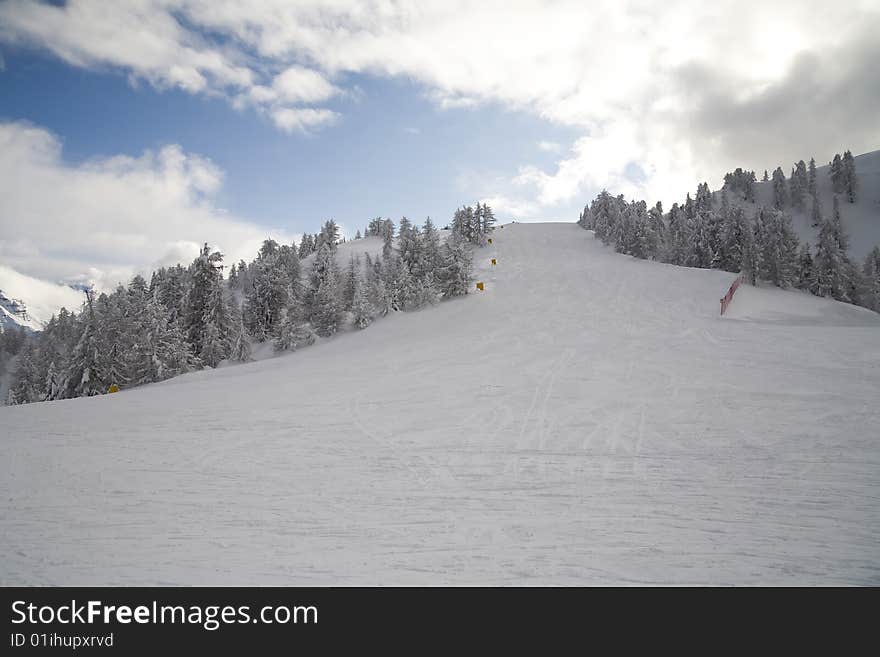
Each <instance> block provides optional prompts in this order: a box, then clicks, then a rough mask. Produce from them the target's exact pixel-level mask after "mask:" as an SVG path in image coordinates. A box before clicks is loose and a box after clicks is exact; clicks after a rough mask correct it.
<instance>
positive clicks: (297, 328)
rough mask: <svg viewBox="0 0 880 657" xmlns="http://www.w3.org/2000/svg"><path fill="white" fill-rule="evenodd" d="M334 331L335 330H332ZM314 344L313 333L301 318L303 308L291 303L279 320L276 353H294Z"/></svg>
mask: <svg viewBox="0 0 880 657" xmlns="http://www.w3.org/2000/svg"><path fill="white" fill-rule="evenodd" d="M333 330H334V331H335V328H334V329H333ZM314 342H315V332H314V331H313V330H312V328H311V327H310V326H309V324H308V323H307V322H306V321H305V319H304V317H303V308H302V306H301V305H300V304H298V303H296V302H295V303H293V304H292V305H291V306H290V307H289V308H288V309H287V311H286V312H285V314H284V317H283V319H282V320H281V326H280V328H279V330H278V335H277V336H276V338H275V343H274V345H275V349H276V351H296V350H297V349H299V348H301V347H307V346H308V345H310V344H314Z"/></svg>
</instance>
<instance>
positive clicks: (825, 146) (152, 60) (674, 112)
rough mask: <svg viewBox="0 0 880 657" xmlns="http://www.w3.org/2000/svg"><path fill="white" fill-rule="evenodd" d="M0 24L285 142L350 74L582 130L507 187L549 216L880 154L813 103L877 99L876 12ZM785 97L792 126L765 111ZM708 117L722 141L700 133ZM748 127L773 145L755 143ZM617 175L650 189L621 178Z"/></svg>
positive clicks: (55, 17)
mask: <svg viewBox="0 0 880 657" xmlns="http://www.w3.org/2000/svg"><path fill="white" fill-rule="evenodd" d="M178 18H181V19H182V20H178ZM0 26H2V27H0V39H2V40H4V41H7V42H28V43H35V44H38V45H42V46H43V47H45V48H48V49H50V50H51V51H52V52H54V53H55V54H56V55H58V56H59V57H61V58H63V59H65V60H66V61H68V62H70V63H72V64H74V65H78V66H114V67H120V68H122V69H124V70H126V71H129V72H130V73H131V74H133V75H135V76H136V77H140V78H144V79H147V80H149V81H150V82H152V83H153V84H155V85H157V86H159V87H162V86H178V87H181V88H183V89H186V90H188V91H191V92H193V93H214V94H224V95H227V96H228V97H230V98H232V99H233V102H234V103H235V104H236V105H237V106H241V105H251V106H256V107H257V108H258V110H259V111H260V112H262V113H264V114H266V115H267V116H269V117H271V119H272V120H273V121H274V122H275V124H276V125H277V126H278V127H279V128H280V129H282V130H287V131H302V130H308V129H313V128H317V127H319V126H326V125H329V124H330V123H332V122H333V120H335V119H336V115H335V114H334V113H332V112H331V111H330V110H327V109H319V108H315V107H309V108H306V107H302V105H315V104H318V103H323V102H325V101H327V100H329V99H330V98H332V97H334V96H337V95H339V94H343V93H347V92H348V90H345V89H340V88H339V87H337V86H336V85H335V84H334V82H332V81H335V80H339V79H340V77H341V76H343V75H344V74H350V73H355V74H367V75H371V76H384V77H398V78H405V79H408V80H413V81H415V82H416V83H418V84H420V85H421V86H422V88H423V92H424V94H425V95H426V96H427V97H428V98H430V99H432V100H433V101H434V102H436V103H437V104H438V105H439V106H440V107H446V108H451V107H458V108H461V107H472V106H475V105H478V104H481V103H496V104H498V105H499V106H500V107H502V108H504V109H515V110H523V111H528V112H532V113H534V114H536V115H538V116H541V117H544V118H546V119H548V120H549V121H553V122H556V123H560V124H563V125H567V126H573V127H575V128H577V129H580V130H582V132H583V137H582V138H580V139H578V140H577V141H576V142H575V143H574V144H573V145H572V149H571V152H568V150H567V149H564V148H563V149H560V150H559V153H560V161H559V162H558V164H557V166H556V168H555V170H554V171H550V172H547V171H538V170H535V169H530V168H528V166H527V163H525V162H523V163H518V164H521V165H524V168H523V170H522V171H520V173H519V174H518V175H517V176H510V177H509V179H508V180H507V182H506V185H507V189H503V190H500V191H502V192H504V193H506V194H513V193H523V192H524V191H525V190H527V189H532V190H535V193H536V196H535V197H533V198H532V199H531V200H532V202H536V203H540V204H542V205H546V206H551V205H552V204H554V203H560V202H563V201H564V199H567V198H571V196H572V195H573V194H574V195H576V194H578V193H581V192H582V191H583V190H590V189H594V188H596V187H602V186H607V187H609V188H610V187H613V186H616V185H622V186H623V188H624V189H628V190H632V191H644V193H649V192H650V193H652V194H654V195H656V197H658V198H664V199H666V198H669V197H673V196H674V197H678V196H680V195H682V194H683V193H684V192H685V191H686V190H688V189H691V188H692V187H693V186H694V185H695V182H696V181H698V180H701V179H706V180H709V181H710V182H717V181H718V180H719V179H720V176H721V175H722V174H723V172H724V171H726V170H728V169H729V168H731V167H735V166H737V165H746V166H758V165H759V162H743V161H742V155H743V153H742V149H741V145H742V144H748V145H749V147H750V149H751V150H750V153H749V156H750V157H752V158H754V159H755V160H760V162H765V163H766V162H769V163H781V162H784V161H786V160H790V159H792V157H797V158H800V157H809V155H811V154H815V155H816V156H817V157H824V155H825V154H827V153H828V151H829V149H833V148H837V149H840V148H844V147H849V148H851V149H852V150H853V151H855V152H859V151H865V150H870V149H872V148H876V146H877V141H878V140H880V132H878V131H880V128H878V127H877V122H876V120H872V119H871V117H869V116H867V112H865V111H864V109H865V108H864V103H861V104H860V105H859V106H856V104H854V103H849V102H847V101H846V100H845V99H843V98H839V101H840V102H838V103H836V104H835V107H836V108H837V109H836V110H835V121H833V122H832V121H830V120H827V111H826V107H825V106H822V105H818V104H815V103H814V102H813V99H815V98H816V97H823V98H827V97H828V96H829V95H828V90H829V89H838V88H840V85H839V84H838V85H836V86H835V83H837V82H839V81H840V80H843V79H847V80H851V81H852V84H850V85H848V86H847V87H846V89H844V92H845V93H846V90H847V89H848V90H849V91H853V90H856V91H858V92H859V94H861V95H860V96H859V97H860V98H862V97H863V96H864V94H865V93H867V92H865V91H864V90H865V89H870V88H873V87H876V86H878V85H877V84H876V82H877V80H876V75H877V74H876V72H875V73H873V74H872V73H871V72H870V69H869V68H866V67H865V66H859V65H858V64H859V63H860V61H859V60H862V62H861V63H863V62H864V61H869V60H872V59H876V56H875V54H876V53H874V51H873V50H870V49H871V48H872V46H871V44H872V43H874V44H876V41H877V40H876V34H877V33H878V32H880V5H878V4H877V3H876V2H867V1H865V0H839V1H838V2H835V3H831V4H829V3H824V4H821V3H820V4H811V6H810V10H809V11H805V10H804V3H803V2H802V1H800V0H777V1H776V2H773V3H770V4H768V3H761V4H758V3H748V2H746V3H744V2H742V0H717V1H716V2H711V3H707V2H702V1H697V0H667V1H666V2H662V3H658V2H652V1H649V0H620V1H617V0H616V1H613V2H612V1H601V2H583V1H582V0H545V1H540V0H519V1H516V2H509V1H502V0H487V1H486V2H479V3H476V2H468V1H467V0H400V1H398V2H393V3H392V2H386V1H385V0H374V1H361V0H333V2H327V1H326V0H298V1H297V2H289V0H262V1H261V2H258V3H242V2H239V1H238V0H137V1H132V2H124V3H106V2H102V1H100V0H70V1H69V2H68V3H67V4H66V5H65V6H64V7H55V6H50V5H46V4H36V3H31V2H25V1H24V0H9V1H8V2H5V3H3V4H0ZM208 34H210V35H212V38H210V39H209V38H207V37H206V36H204V35H208ZM218 36H219V38H217V37H218ZM734 45H735V48H734V47H733V46H734ZM873 48H874V50H876V45H875V46H873ZM869 53H870V54H869ZM805 56H813V57H815V58H816V59H817V60H820V61H824V62H828V64H825V65H823V66H820V67H818V71H819V72H818V73H817V74H816V75H813V76H810V77H809V85H810V88H809V89H807V90H801V92H803V93H801V95H798V90H797V88H796V84H795V85H792V84H790V82H791V76H793V75H795V74H798V75H799V77H797V78H795V79H794V80H795V82H797V80H798V79H801V78H803V76H802V75H800V73H799V70H798V69H797V66H798V62H802V61H804V57H805ZM852 71H859V72H861V74H862V76H863V77H861V78H859V77H856V76H854V75H851V72H852ZM865 75H868V76H871V75H873V76H874V77H867V78H866V77H864V76H865ZM847 76H850V77H847ZM787 80H788V82H787ZM336 84H339V83H338V82H337V83H336ZM779 90H785V91H786V92H787V95H785V96H784V98H785V100H786V101H787V104H788V105H789V106H791V107H792V108H794V107H795V106H796V109H793V111H796V112H797V114H798V120H797V121H790V120H789V117H787V116H786V115H785V113H784V112H779V111H775V112H773V111H765V112H763V113H762V112H760V111H759V110H760V109H762V108H765V106H767V105H768V98H770V99H773V98H775V97H776V96H778V95H779ZM774 94H775V95H774ZM783 104H784V103H783ZM779 105H780V103H777V104H776V106H779ZM719 108H720V109H721V110H723V116H724V117H725V119H726V120H727V124H725V125H724V126H722V127H721V128H720V129H719V126H717V125H716V124H713V122H712V120H711V119H712V114H713V113H717V112H718V111H719ZM308 110H311V111H308ZM732 110H736V111H732ZM755 117H759V118H760V120H761V122H760V123H759V124H758V125H759V126H760V130H761V132H762V134H766V135H771V136H772V137H773V138H772V139H769V140H766V142H764V141H761V140H758V139H755V138H754V137H753V133H754V130H755V125H756V124H755ZM804 126H809V129H806V130H805V129H804ZM719 133H723V134H722V135H721V136H720V137H719ZM742 135H747V136H749V139H747V140H743V139H740V137H741V136H742ZM841 135H848V136H849V141H848V143H845V144H844V143H839V142H840V139H841ZM795 149H797V150H798V152H797V153H795V152H794V151H795ZM549 152H552V151H549ZM832 152H833V150H832ZM600 155H610V158H609V159H605V160H597V158H599V157H600ZM629 162H637V163H638V164H639V166H641V168H642V169H643V170H644V171H645V172H646V174H647V178H646V180H644V181H638V182H633V181H630V180H628V179H627V178H626V177H625V176H623V175H622V173H621V171H622V167H625V166H626V165H627V163H629ZM765 166H766V164H765ZM525 182H527V183H528V185H521V184H518V183H525ZM578 190H581V191H578ZM615 191H618V190H617V189H615ZM621 191H622V190H621Z"/></svg>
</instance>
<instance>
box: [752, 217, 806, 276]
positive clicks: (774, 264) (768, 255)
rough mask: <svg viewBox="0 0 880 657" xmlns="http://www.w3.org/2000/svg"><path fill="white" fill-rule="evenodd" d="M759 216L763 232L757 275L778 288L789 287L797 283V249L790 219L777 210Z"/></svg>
mask: <svg viewBox="0 0 880 657" xmlns="http://www.w3.org/2000/svg"><path fill="white" fill-rule="evenodd" d="M760 214H761V216H762V218H761V220H762V224H763V228H764V230H763V232H762V235H763V240H762V243H761V244H760V248H761V258H760V268H759V275H760V276H761V278H763V279H764V280H766V281H769V282H771V283H773V284H774V285H776V286H778V287H781V288H787V287H791V286H792V285H794V284H795V283H796V282H797V276H796V274H797V249H798V241H797V237H796V236H795V234H794V230H793V229H792V227H791V218H790V217H789V216H788V215H787V214H785V213H783V212H780V211H778V210H777V211H776V212H764V211H763V210H762V211H761V212H760Z"/></svg>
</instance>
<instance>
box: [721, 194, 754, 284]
mask: <svg viewBox="0 0 880 657" xmlns="http://www.w3.org/2000/svg"><path fill="white" fill-rule="evenodd" d="M724 216H725V217H726V220H725V221H724V223H723V228H722V235H721V253H720V258H719V261H718V267H719V268H720V269H723V270H724V271H729V272H733V273H738V272H740V271H742V268H743V256H744V253H745V243H746V233H747V232H750V231H751V227H750V226H749V223H748V221H747V220H746V216H745V212H744V211H743V209H742V208H741V207H739V206H736V207H729V208H728V210H727V212H726V213H725V214H724Z"/></svg>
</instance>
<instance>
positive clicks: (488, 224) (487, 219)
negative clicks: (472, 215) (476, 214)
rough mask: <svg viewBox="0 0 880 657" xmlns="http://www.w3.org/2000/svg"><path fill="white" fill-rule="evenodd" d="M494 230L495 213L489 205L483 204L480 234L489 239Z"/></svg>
mask: <svg viewBox="0 0 880 657" xmlns="http://www.w3.org/2000/svg"><path fill="white" fill-rule="evenodd" d="M493 230H495V212H493V210H492V208H490V207H489V204H488V203H483V212H482V215H481V224H480V232H481V233H482V234H483V237H488V236H489V234H490V233H491V232H492V231H493Z"/></svg>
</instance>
